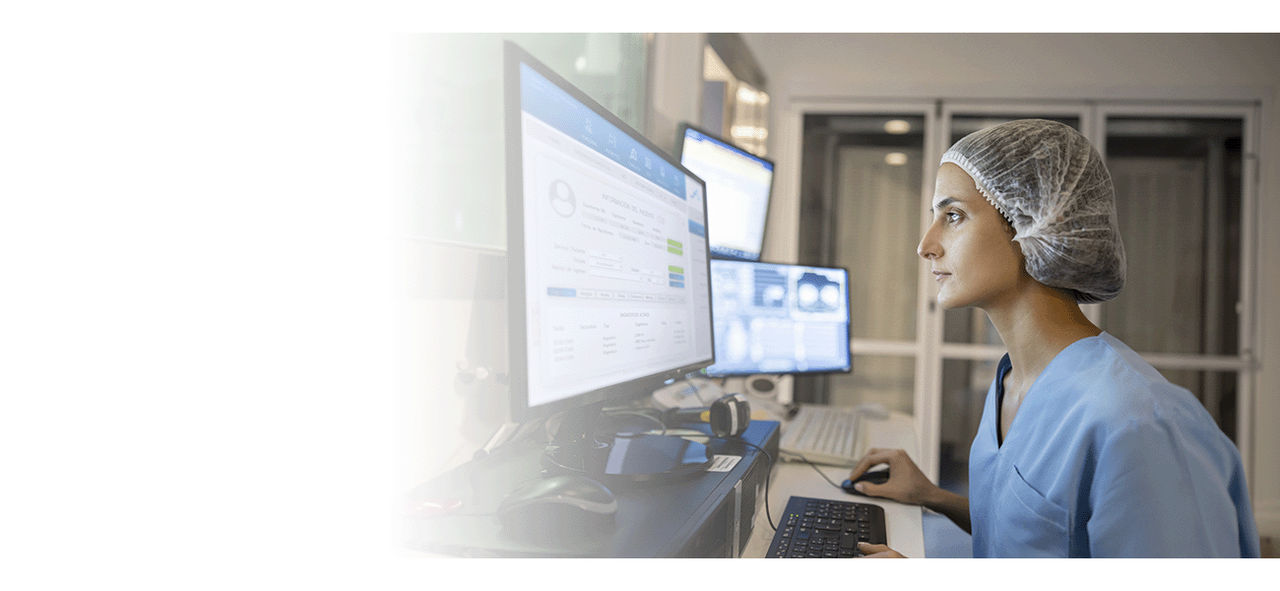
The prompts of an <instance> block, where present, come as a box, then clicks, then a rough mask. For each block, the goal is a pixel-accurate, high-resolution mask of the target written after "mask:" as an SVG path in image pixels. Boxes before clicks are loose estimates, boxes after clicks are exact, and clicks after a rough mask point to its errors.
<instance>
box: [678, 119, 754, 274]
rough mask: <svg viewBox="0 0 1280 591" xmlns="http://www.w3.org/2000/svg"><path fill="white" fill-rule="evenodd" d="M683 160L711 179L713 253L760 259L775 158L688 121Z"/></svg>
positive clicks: (683, 132) (709, 223) (683, 134)
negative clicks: (760, 153) (766, 156)
mask: <svg viewBox="0 0 1280 591" xmlns="http://www.w3.org/2000/svg"><path fill="white" fill-rule="evenodd" d="M679 140H680V141H679V144H680V163H681V164H682V165H684V167H685V168H687V169H689V170H690V171H691V172H693V174H696V175H698V176H699V177H701V178H702V180H704V181H706V183H707V232H708V236H707V238H708V240H709V241H710V243H711V256H713V257H716V258H728V259H739V260H745V261H756V260H759V259H760V251H761V248H763V246H764V224H765V219H766V218H767V217H768V214H769V194H770V192H771V191H772V190H773V162H771V161H769V160H766V159H764V158H761V157H759V156H756V155H754V154H751V153H750V152H747V151H746V150H743V149H742V148H739V147H737V146H735V145H733V144H731V143H729V142H727V141H725V140H723V139H721V138H718V137H716V136H714V135H712V134H709V133H707V132H705V131H702V130H700V129H698V128H696V127H693V126H691V125H689V124H687V123H686V124H684V125H682V126H681V128H680V138H679Z"/></svg>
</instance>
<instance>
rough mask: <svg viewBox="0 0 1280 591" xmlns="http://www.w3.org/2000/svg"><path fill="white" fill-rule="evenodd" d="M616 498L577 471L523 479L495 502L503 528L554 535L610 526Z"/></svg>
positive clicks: (572, 533) (579, 532) (581, 532)
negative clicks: (575, 473) (521, 482)
mask: <svg viewBox="0 0 1280 591" xmlns="http://www.w3.org/2000/svg"><path fill="white" fill-rule="evenodd" d="M617 511H618V500H617V498H616V497H614V495H613V491H611V490H609V489H608V487H606V486H605V485H603V484H601V483H599V482H597V481H595V480H593V479H591V478H588V477H586V476H579V475H560V476H551V477H549V478H542V479H538V480H533V481H530V482H526V483H525V484H522V485H520V486H518V487H516V489H515V490H513V491H511V493H510V494H508V495H507V496H506V498H504V499H503V500H502V503H501V504H499V505H498V520H499V521H500V522H502V527H503V529H504V530H506V531H508V532H511V533H515V534H521V535H526V536H530V535H532V536H538V537H544V538H545V537H548V536H551V537H558V536H573V535H581V534H590V533H593V532H599V531H602V530H606V529H611V528H612V527H613V524H614V514H615V513H617Z"/></svg>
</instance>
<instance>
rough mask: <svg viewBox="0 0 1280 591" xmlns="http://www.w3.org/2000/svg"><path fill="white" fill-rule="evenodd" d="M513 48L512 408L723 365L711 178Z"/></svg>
mask: <svg viewBox="0 0 1280 591" xmlns="http://www.w3.org/2000/svg"><path fill="white" fill-rule="evenodd" d="M505 52H506V55H505V58H506V59H505V79H504V80H505V84H506V88H507V92H506V117H507V169H508V177H507V178H508V189H507V192H508V204H507V228H508V239H507V257H508V264H509V268H510V272H509V283H508V297H509V300H510V320H509V322H510V333H509V339H510V354H511V357H510V372H509V375H510V387H511V392H512V417H513V419H515V420H516V421H523V420H528V419H531V418H536V417H542V416H548V415H550V414H551V413H554V412H557V411H561V410H567V409H573V408H590V407H593V406H602V405H603V403H604V402H605V401H609V400H613V399H617V398H622V397H629V396H638V395H641V394H645V395H647V394H650V393H652V392H653V390H654V389H655V388H657V387H659V386H661V385H662V383H663V382H664V381H667V380H670V379H673V378H679V377H682V376H685V375H686V374H688V373H690V372H693V371H696V370H699V369H702V368H704V367H706V366H707V365H709V364H711V363H712V362H714V361H715V349H714V346H713V343H712V338H713V337H712V326H711V285H710V283H711V282H710V275H709V261H710V256H709V252H708V244H707V209H706V187H705V185H704V184H703V182H702V181H701V180H700V179H699V178H698V177H697V176H695V175H694V174H691V173H690V172H689V171H688V170H687V169H685V168H684V167H683V166H681V165H680V163H679V161H677V160H676V159H675V158H674V157H672V156H671V155H669V154H666V153H664V152H663V151H662V150H661V149H659V148H658V147H656V146H655V145H653V144H652V143H651V142H649V141H648V140H647V139H646V138H644V136H642V135H641V134H640V133H639V132H637V131H635V130H634V129H632V128H631V127H629V126H628V125H626V124H625V123H624V122H623V121H622V120H620V119H618V118H617V117H616V116H614V115H613V114H611V113H610V112H609V111H608V110H606V109H605V108H604V107H602V106H600V105H599V104H597V103H596V102H595V101H593V100H591V99H590V98H588V97H587V96H586V94H584V93H583V92H581V91H580V90H578V89H577V88H575V87H573V86H572V85H571V84H569V83H568V82H567V81H565V80H564V79H563V78H561V77H560V76H558V75H557V74H555V73H554V72H552V71H551V70H550V69H549V68H547V67H546V66H545V65H543V64H541V63H540V62H538V61H537V60H536V59H534V58H533V57H532V56H530V55H529V54H528V53H526V52H525V51H524V50H522V49H520V48H519V47H518V46H516V45H514V44H512V43H509V42H508V43H507V44H506V47H505Z"/></svg>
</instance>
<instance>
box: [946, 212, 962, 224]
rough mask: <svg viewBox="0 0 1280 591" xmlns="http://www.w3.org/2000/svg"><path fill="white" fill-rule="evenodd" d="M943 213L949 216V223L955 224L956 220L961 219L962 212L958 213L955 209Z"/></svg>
mask: <svg viewBox="0 0 1280 591" xmlns="http://www.w3.org/2000/svg"><path fill="white" fill-rule="evenodd" d="M943 215H945V216H946V217H947V223H949V224H954V223H956V222H958V221H960V214H959V213H956V212H954V211H948V212H947V213H945V214H943Z"/></svg>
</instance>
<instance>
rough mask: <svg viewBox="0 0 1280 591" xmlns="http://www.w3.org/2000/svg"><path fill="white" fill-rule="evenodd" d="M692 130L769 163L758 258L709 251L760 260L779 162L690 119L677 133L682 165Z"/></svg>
mask: <svg viewBox="0 0 1280 591" xmlns="http://www.w3.org/2000/svg"><path fill="white" fill-rule="evenodd" d="M690 130H693V131H696V132H698V133H700V134H702V135H705V136H707V137H709V138H711V139H713V140H715V141H717V142H720V143H722V144H724V145H726V146H729V147H730V148H732V149H734V150H737V151H738V152H739V153H740V154H742V155H744V156H746V157H748V158H753V159H755V160H759V161H761V162H765V163H768V164H769V193H768V195H766V196H765V198H764V224H763V225H762V226H761V228H760V251H759V252H758V253H757V254H756V258H754V259H752V258H747V257H735V256H725V255H718V254H715V253H714V252H713V251H710V250H709V251H708V252H711V258H715V259H720V260H730V261H748V262H753V263H754V262H760V261H761V259H762V258H763V257H764V240H765V236H767V235H768V232H769V210H770V208H771V207H773V188H774V186H775V185H776V184H777V178H778V165H777V163H775V162H774V161H773V160H770V159H768V158H765V157H763V156H757V155H755V154H752V153H751V152H748V151H747V150H746V149H744V148H743V147H742V146H739V145H738V144H735V143H733V142H731V141H729V140H727V139H725V138H723V137H721V136H720V135H719V134H715V133H711V132H710V131H707V130H706V129H703V128H702V127H699V126H697V125H694V124H692V123H690V122H688V121H682V122H680V126H679V130H678V132H677V135H676V158H677V159H678V160H680V164H681V165H682V166H683V165H684V142H685V139H686V137H687V136H688V134H689V131H690ZM709 243H710V237H709V236H708V244H709Z"/></svg>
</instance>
